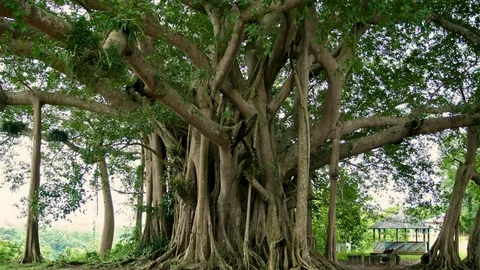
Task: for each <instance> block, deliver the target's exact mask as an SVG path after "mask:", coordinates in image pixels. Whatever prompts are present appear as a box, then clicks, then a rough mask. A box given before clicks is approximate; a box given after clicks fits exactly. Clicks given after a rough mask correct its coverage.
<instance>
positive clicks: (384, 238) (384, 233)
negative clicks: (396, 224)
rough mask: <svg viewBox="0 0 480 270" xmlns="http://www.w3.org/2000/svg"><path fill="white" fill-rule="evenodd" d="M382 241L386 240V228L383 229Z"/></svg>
mask: <svg viewBox="0 0 480 270" xmlns="http://www.w3.org/2000/svg"><path fill="white" fill-rule="evenodd" d="M383 241H384V242H385V241H387V229H383Z"/></svg>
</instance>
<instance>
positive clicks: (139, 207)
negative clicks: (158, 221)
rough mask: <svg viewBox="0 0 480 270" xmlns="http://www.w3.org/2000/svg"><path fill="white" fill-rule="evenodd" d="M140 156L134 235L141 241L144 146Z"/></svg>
mask: <svg viewBox="0 0 480 270" xmlns="http://www.w3.org/2000/svg"><path fill="white" fill-rule="evenodd" d="M140 155H141V157H140V166H139V167H138V168H137V175H136V176H137V179H136V181H135V192H136V195H135V197H136V205H135V207H134V208H135V231H134V237H135V240H136V241H139V240H140V239H141V237H142V217H143V211H144V206H143V192H144V184H145V183H144V182H145V181H144V178H145V150H144V148H143V147H142V149H141V154H140Z"/></svg>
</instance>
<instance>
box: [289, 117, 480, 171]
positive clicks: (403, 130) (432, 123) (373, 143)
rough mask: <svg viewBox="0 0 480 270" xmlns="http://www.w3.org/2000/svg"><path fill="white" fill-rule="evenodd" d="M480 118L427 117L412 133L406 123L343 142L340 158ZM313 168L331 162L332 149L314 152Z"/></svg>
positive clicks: (471, 124) (459, 125) (466, 123)
mask: <svg viewBox="0 0 480 270" xmlns="http://www.w3.org/2000/svg"><path fill="white" fill-rule="evenodd" d="M479 120H480V114H464V115H458V116H451V117H438V118H431V119H426V120H424V121H423V124H420V126H418V129H416V132H415V133H412V132H411V130H409V128H407V127H406V126H405V125H397V126H394V127H391V128H389V129H386V130H383V131H381V132H378V133H375V134H373V135H370V136H367V137H364V138H360V139H357V140H353V141H350V142H346V143H342V144H341V146H340V158H341V159H344V158H348V157H352V156H356V155H358V154H362V153H366V152H368V151H371V150H373V149H376V148H379V147H382V146H385V145H387V144H390V143H396V142H399V141H401V140H402V139H404V138H407V137H413V136H417V135H421V134H433V133H436V132H440V131H443V130H446V129H455V128H459V127H465V126H475V125H477V124H478V121H479ZM312 155H313V156H312V170H314V169H318V168H320V167H322V166H325V165H326V164H328V163H329V162H330V155H331V150H330V149H320V150H318V151H316V152H314V153H312ZM283 169H284V168H282V171H283Z"/></svg>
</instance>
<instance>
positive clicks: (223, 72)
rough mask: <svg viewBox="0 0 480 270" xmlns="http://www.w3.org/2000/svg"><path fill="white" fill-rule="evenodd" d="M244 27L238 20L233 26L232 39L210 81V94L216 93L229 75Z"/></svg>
mask: <svg viewBox="0 0 480 270" xmlns="http://www.w3.org/2000/svg"><path fill="white" fill-rule="evenodd" d="M244 26H245V24H244V23H243V22H242V21H241V20H238V21H237V22H236V23H235V25H234V26H233V30H232V38H231V39H230V41H229V42H228V47H227V49H226V51H225V54H224V55H223V57H222V59H221V60H220V63H219V64H218V67H217V70H216V71H215V77H214V78H213V79H212V81H210V90H211V91H212V92H216V90H217V89H219V87H220V85H221V84H222V83H223V81H224V80H225V78H227V76H228V74H229V73H230V70H231V68H232V65H233V63H234V61H235V59H236V57H237V54H238V50H239V49H240V43H241V42H242V40H243V33H244V31H243V30H244Z"/></svg>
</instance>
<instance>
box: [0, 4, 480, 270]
mask: <svg viewBox="0 0 480 270" xmlns="http://www.w3.org/2000/svg"><path fill="white" fill-rule="evenodd" d="M478 5H480V4H479V3H477V2H474V1H422V2H418V1H387V2H385V1H377V0H364V1H343V2H337V1H314V0H312V1H301V0H282V1H275V0H273V1H272V0H240V1H229V0H199V1H198V0H195V1H192V0H181V1H178V0H160V1H115V0H103V1H102V0H74V1H69V0H64V1H47V0H38V1H23V0H0V17H1V18H0V34H1V37H0V57H1V59H2V64H1V66H0V78H1V79H2V89H3V90H2V91H1V92H0V105H1V106H0V108H2V109H5V110H6V112H8V110H9V107H8V106H9V105H30V104H32V101H33V100H36V101H37V102H40V103H41V104H47V105H55V106H66V107H74V108H77V109H80V110H85V111H90V112H91V113H93V114H91V116H90V117H95V116H94V115H95V114H97V115H102V116H103V117H107V118H109V119H117V120H119V119H121V120H120V122H121V121H124V123H127V124H131V125H132V126H134V127H135V128H137V129H138V130H137V132H138V135H137V136H138V137H137V139H138V141H140V143H139V144H141V145H142V146H143V148H144V149H146V150H145V151H144V154H143V155H144V159H145V167H146V172H147V173H146V179H145V180H146V182H147V183H146V193H147V195H146V200H147V205H149V206H151V207H152V208H153V209H155V210H152V211H150V218H149V217H148V216H147V224H146V226H145V230H144V237H143V239H145V240H146V241H148V240H149V239H151V234H157V235H161V236H162V237H167V238H168V239H170V249H169V250H168V251H167V252H166V253H164V254H162V255H161V256H160V257H158V259H156V261H155V263H154V265H160V266H164V265H167V264H173V263H174V264H179V265H183V266H187V265H188V266H191V267H201V268H203V267H219V268H221V269H227V268H230V269H239V268H242V267H248V266H254V267H256V268H261V267H267V268H268V269H287V268H292V267H293V268H295V267H301V268H306V269H337V268H341V267H340V266H338V265H336V264H335V262H332V261H328V260H326V259H324V258H323V257H321V256H319V255H318V254H317V253H316V252H314V250H313V249H312V248H311V247H312V243H311V239H312V238H311V237H309V236H311V234H312V232H311V218H309V211H310V209H309V208H308V200H309V199H310V198H311V191H310V190H311V175H312V173H313V172H314V170H315V169H317V168H320V167H323V166H325V165H327V164H329V163H330V161H331V160H333V161H335V160H337V161H336V162H337V163H338V159H345V158H349V157H352V156H356V155H359V154H362V153H367V152H369V151H371V150H373V149H376V148H379V147H383V146H385V145H388V144H399V143H402V141H403V140H404V139H405V138H408V137H412V136H418V135H422V134H434V133H436V132H439V131H443V130H445V129H453V128H459V127H464V126H474V125H478V124H479V123H480V121H479V120H480V115H479V114H478V108H477V107H476V102H475V99H476V93H475V91H476V89H477V84H476V82H477V81H478V68H477V54H478V45H479V44H480V42H479V34H478V31H477V30H475V29H478V24H479V23H480V22H479V20H478V18H477V17H475V16H477V14H478V10H479V6H478ZM472 16H473V17H472ZM462 93H467V95H469V96H472V97H474V98H472V99H471V101H472V102H470V103H468V104H465V103H463V102H461V99H460V98H459V96H461V94H462ZM5 107H6V108H5ZM132 115H136V116H137V117H131V116H132ZM68 117H69V116H68V114H67V118H68ZM85 121H86V120H85ZM112 121H113V120H112ZM94 123H95V124H98V125H104V126H108V125H105V124H103V123H102V121H100V122H94ZM119 125H121V124H119ZM111 128H112V129H116V127H111ZM332 142H335V143H334V147H332ZM332 149H333V150H334V151H332ZM332 152H333V155H332ZM332 156H333V158H332ZM97 157H98V156H97ZM333 169H334V172H333V174H335V173H336V172H337V170H338V168H335V166H334V167H333ZM333 179H335V178H333ZM167 188H168V190H169V192H172V193H175V194H176V200H175V204H174V209H175V211H174V214H173V224H172V223H171V222H170V224H169V222H167V221H166V220H165V218H164V216H165V215H163V213H165V209H164V205H163V203H162V202H163V197H164V196H165V191H166V189H167ZM148 213H149V212H147V214H148ZM147 228H148V229H147ZM152 266H153V265H152Z"/></svg>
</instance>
